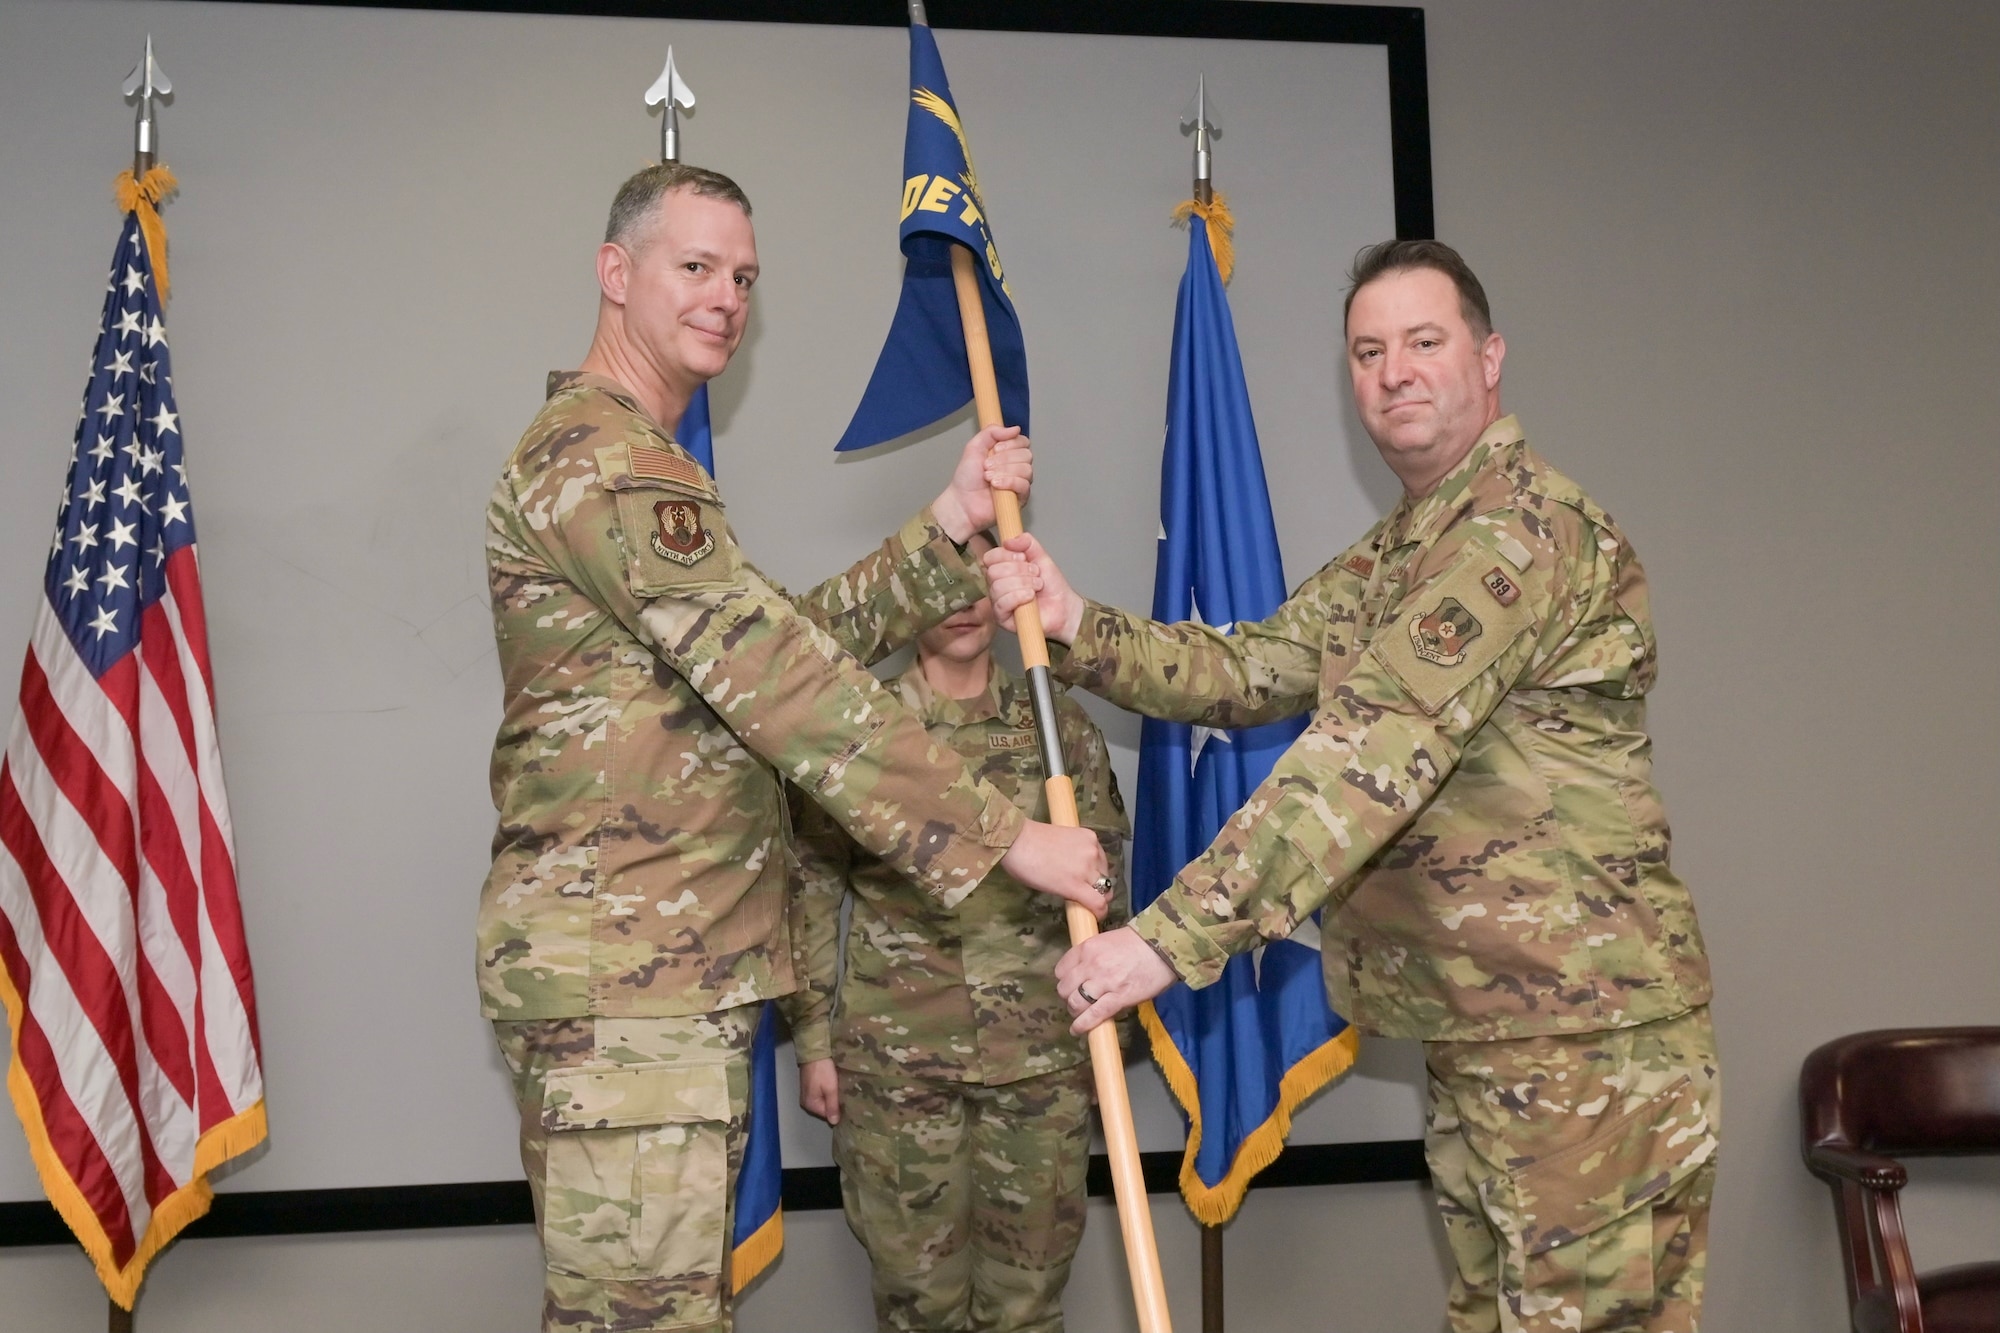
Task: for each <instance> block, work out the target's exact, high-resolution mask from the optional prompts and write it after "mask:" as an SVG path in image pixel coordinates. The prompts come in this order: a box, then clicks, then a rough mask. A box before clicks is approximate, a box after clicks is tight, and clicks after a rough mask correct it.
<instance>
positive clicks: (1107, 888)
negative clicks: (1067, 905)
mask: <svg viewBox="0 0 2000 1333" xmlns="http://www.w3.org/2000/svg"><path fill="white" fill-rule="evenodd" d="M1091 884H1092V885H1093V886H1095V887H1096V889H1097V891H1098V892H1099V893H1101V894H1103V895H1104V896H1105V897H1107V898H1108V897H1110V896H1111V891H1112V890H1113V889H1115V888H1117V887H1118V881H1117V880H1115V879H1113V878H1111V876H1109V875H1099V876H1098V877H1097V878H1096V879H1094V880H1092V881H1091Z"/></svg>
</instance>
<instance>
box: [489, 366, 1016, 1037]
mask: <svg viewBox="0 0 2000 1333" xmlns="http://www.w3.org/2000/svg"><path fill="white" fill-rule="evenodd" d="M486 554H487V569H488V574H489V577H490V581H491V585H492V594H493V614H494V632H495V634H496V636H497V638H498V641H499V647H500V666H501V671H502V673H503V675H504V677H505V686H506V716H505V719H504V720H503V721H502V723H501V726H500V732H499V735H498V737H497V738H496V739H495V741H494V745H493V764H492V784H493V803H494V805H495V806H496V807H498V809H499V812H500V823H499V829H498V832H497V833H496V834H495V835H494V841H493V869H492V872H491V874H489V875H488V877H487V880H486V887H485V891H484V893H483V895H482V896H481V900H480V910H479V961H478V968H479V981H480V994H481V998H482V1001H483V1008H484V1012H485V1013H486V1015H487V1016H488V1017H489V1018H503V1019H527V1018H563V1017H574V1016H580V1015H585V1014H598V1015H609V1016H629V1017H640V1016H647V1015H656V1014H688V1013H701V1012H706V1011H712V1010H717V1009H724V1008H729V1007H732V1006H735V1005H739V1004H746V1003H749V1002H750V1001H753V1000H760V999H768V998H771V997H774V996H778V995H782V994H785V993H786V992H788V991H790V990H792V989H793V987H794V986H795V984H796V982H795V979H794V974H793V969H792V950H791V941H790V939H789V936H788V931H787V927H786V920H785V910H784V909H785V882H786V877H787V872H786V865H787V859H788V856H789V851H788V847H787V825H788V819H787V815H786V809H785V795H784V782H785V781H786V780H789V781H791V782H793V783H795V784H797V785H798V786H799V787H801V788H802V789H804V790H805V791H807V792H809V793H810V794H811V795H812V796H813V798H814V799H815V800H817V801H819V802H821V803H822V804H823V805H825V806H826V808H827V809H828V810H830V811H831V812H832V814H833V815H834V817H835V818H836V819H838V820H839V822H840V823H841V825H842V826H843V827H844V828H846V829H847V831H848V832H849V833H851V834H853V835H854V837H855V838H856V839H857V840H859V841H860V842H861V844H862V845H863V846H865V847H867V848H868V849H869V851H870V852H872V853H874V854H875V855H877V856H881V857H883V858H884V859H886V860H887V861H889V862H890V863H891V864H893V865H895V866H896V867H897V868H898V869H899V870H901V871H903V872H904V873H905V874H908V875H910V876H912V877H913V878H915V879H916V880H917V881H918V882H919V883H921V884H922V885H923V886H924V888H925V889H926V890H927V891H929V892H931V893H934V894H936V895H938V897H939V899H940V900H941V901H943V902H947V903H954V902H957V901H958V900H959V899H960V898H962V897H964V896H965V895H966V894H968V893H970V892H972V890H973V888H974V887H975V886H977V885H978V883H979V882H980V880H981V879H983V878H984V877H985V875H986V873H987V872H988V871H989V870H991V869H992V868H993V867H994V865H995V864H996V863H997V862H998V861H999V858H1000V856H1001V854H1002V852H1003V851H1004V849H1005V848H1006V847H1007V846H1009V845H1010V844H1011V843H1012V841H1013V839H1014V836H1015V834H1016V833H1018V832H1019V830H1020V827H1021V824H1022V816H1021V813H1020V811H1019V810H1017V809H1016V808H1015V806H1014V803H1013V802H1012V801H1010V800H1009V799H1008V798H1007V797H1006V796H1005V795H1003V794H1002V793H1000V792H998V791H995V790H994V789H993V788H991V787H989V786H987V785H985V784H983V783H980V782H978V781H976V780H975V779H974V778H973V776H972V775H971V774H970V773H969V772H967V770H966V767H965V764H964V763H963V762H962V761H961V760H960V759H959V757H958V756H957V755H956V754H954V753H953V752H952V751H951V749H950V748H949V747H947V746H943V745H940V744H938V743H936V742H935V741H933V740H932V739H931V738H930V736H929V735H928V734H927V733H926V732H925V730H924V728H923V725H922V724H921V723H920V722H918V721H917V720H916V719H915V718H914V717H911V716H910V715H909V713H908V712H907V711H906V710H904V709H903V708H902V707H901V706H900V705H898V704H897V703H896V702H895V701H894V700H893V699H892V698H890V696H889V695H888V694H887V693H886V692H885V691H884V690H883V689H882V687H881V685H880V684H879V683H878V682H877V681H876V680H875V678H874V677H873V676H871V675H870V674H869V673H868V672H867V671H865V670H864V669H863V668H862V666H861V664H860V663H859V662H857V661H856V660H855V658H857V657H858V658H861V659H863V660H864V661H873V660H876V659H879V658H881V657H883V656H886V655H887V654H888V653H889V652H891V651H893V650H894V649H895V648H897V647H898V646H900V645H901V644H903V643H905V642H907V641H908V640H910V639H912V638H914V637H915V636H916V635H917V634H918V633H919V632H921V631H922V630H923V629H924V628H925V627H927V626H929V625H931V624H933V623H935V622H936V621H938V620H940V619H942V618H943V617H945V616H946V615H949V614H950V613H951V612H952V611H954V610H956V609H958V608H959V607H962V606H966V605H969V604H970V603H971V602H972V601H974V600H975V599H977V598H978V597H980V596H982V595H983V594H984V591H985V590H984V585H983V583H982V582H981V580H980V576H979V574H978V573H977V571H976V570H975V569H974V568H973V567H971V566H970V565H968V564H967V563H966V561H965V559H964V557H963V555H962V553H961V552H960V551H959V550H958V548H957V547H955V546H954V545H953V544H952V542H951V541H950V540H949V539H948V538H947V537H946V536H945V534H944V532H943V530H942V529H940V528H939V527H938V526H937V524H936V522H935V521H934V520H933V519H932V517H931V516H930V514H929V513H928V511H926V512H925V513H922V514H919V515H918V516H917V517H916V518H915V519H913V520H911V521H910V522H909V523H908V524H906V525H905V526H904V528H903V530H902V531H901V532H900V533H898V534H897V535H896V536H895V537H892V538H890V539H889V540H888V541H887V542H885V543H884V544H883V546H882V547H881V549H880V550H878V551H876V552H875V553H874V554H872V555H870V556H868V557H867V558H865V559H863V560H862V561H860V562H859V563H858V564H856V565H855V566H854V567H853V568H851V569H849V570H848V571H847V572H846V573H845V574H842V575H840V576H839V577H837V578H833V579H829V580H828V581H827V582H825V583H823V584H821V585H820V586H819V587H817V588H815V589H813V590H812V591H811V592H809V593H806V594H805V595H803V596H801V597H797V598H792V597H789V596H787V594H786V593H785V592H784V591H783V590H782V589H780V588H778V587H776V586H775V585H773V584H772V583H771V582H770V581H769V580H767V579H766V578H764V576H763V575H762V574H760V573H759V572H758V571H757V570H756V568H754V567H753V566H752V565H751V564H750V563H749V561H748V560H746V559H745V558H744V557H743V555H742V553H741V552H740V551H739V550H738V549H737V546H736V542H735V540H734V538H733V537H732V536H731V534H730V530H729V523H728V519H727V516H726V514H725V511H724V508H723V504H722V500H721V496H720V495H719V494H718V493H717V491H716V489H715V483H714V482H713V481H712V480H711V479H710V478H709V476H708V474H707V473H706V472H704V471H703V470H702V469H701V467H700V466H699V465H698V464H696V463H695V462H694V460H693V459H692V458H690V457H689V456H688V455H687V453H686V452H684V451H683V450H682V449H681V448H680V446H679V445H677V444H675V443H674V442H673V440H672V439H671V438H670V437H669V436H668V435H667V433H666V432H665V431H663V430H662V429H661V428H660V427H659V426H658V424H657V423H655V422H653V421H652V420H651V419H649V418H648V417H647V416H646V414H645V412H644V411H643V410H642V409H641V408H640V406H639V404H638V403H637V401H636V400H635V399H633V398H632V397H631V395H630V394H628V393H627V392H626V391H625V390H624V389H622V388H621V387H620V386H618V385H617V384H615V383H613V382H611V381H609V380H606V379H602V378H600V377H597V376H592V375H586V374H582V373H580V372H579V373H569V374H557V375H552V376H550V379H549V399H548V402H547V403H546V405H544V407H543V409H542V411H541V414H540V415H539V416H537V417H536V418H535V421H534V423H533V424H532V425H531V426H529V428H528V432H527V434H526V435H525V436H523V437H522V440H521V443H520V445H519V447H518V448H517V449H516V450H515V451H514V454H513V456H512V458H510V459H509V461H508V463H507V467H506V470H505V472H504V473H503V474H502V476H501V479H500V483H499V485H498V486H497V487H496V488H495V490H494V493H493V499H492V502H491V504H490V506H489V507H488V510H487V550H486ZM849 654H852V656H850V655H849Z"/></svg>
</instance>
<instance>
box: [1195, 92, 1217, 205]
mask: <svg viewBox="0 0 2000 1333" xmlns="http://www.w3.org/2000/svg"><path fill="white" fill-rule="evenodd" d="M1209 132H1210V126H1209V123H1208V79H1207V77H1206V76H1202V75H1197V76H1196V80H1195V85H1194V198H1195V202H1196V203H1198V204H1212V203H1214V202H1215V181H1214V179H1213V171H1214V167H1215V163H1214V156H1213V152H1212V144H1211V141H1210V134H1209Z"/></svg>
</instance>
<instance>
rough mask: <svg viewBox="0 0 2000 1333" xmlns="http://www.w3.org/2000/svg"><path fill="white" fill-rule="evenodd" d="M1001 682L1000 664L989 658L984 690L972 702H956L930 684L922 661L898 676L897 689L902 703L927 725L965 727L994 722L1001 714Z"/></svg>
mask: <svg viewBox="0 0 2000 1333" xmlns="http://www.w3.org/2000/svg"><path fill="white" fill-rule="evenodd" d="M1001 680H1002V673H1001V671H1000V666H999V664H998V663H997V662H994V661H993V660H992V659H991V658H988V659H987V665H986V689H985V691H984V692H983V693H980V694H975V695H973V696H972V697H971V698H970V699H953V698H951V697H950V696H949V695H945V694H940V693H939V692H938V689H937V687H936V686H935V685H933V684H931V682H930V677H928V676H926V675H925V674H924V664H923V663H922V662H912V663H910V667H909V670H907V671H905V672H904V673H903V674H902V675H901V676H899V677H897V680H896V689H897V692H898V693H899V694H901V695H902V696H903V702H904V703H906V704H908V705H909V706H910V710H911V711H912V712H914V713H915V714H916V715H917V716H918V717H920V718H922V719H923V720H924V722H925V723H926V724H930V723H948V724H949V725H951V726H954V727H963V726H969V725H971V724H972V723H974V722H991V721H993V720H994V719H995V718H998V717H1000V716H1001V715H1002V714H1001V707H1000V706H1001V703H1002V700H1001V697H1000V694H1001Z"/></svg>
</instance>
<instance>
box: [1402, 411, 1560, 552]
mask: <svg viewBox="0 0 2000 1333" xmlns="http://www.w3.org/2000/svg"><path fill="white" fill-rule="evenodd" d="M1527 438H1528V437H1527V436H1526V435H1525V434H1523V433H1522V430H1521V422H1520V420H1519V418H1517V417H1514V416H1511V415H1509V416H1504V417H1501V418H1500V419H1499V420H1498V421H1496V422H1494V423H1493V424H1492V425H1490V426H1488V427H1487V428H1486V429H1485V430H1483V431H1481V432H1480V433H1479V438H1478V439H1476V440H1474V441H1473V442H1472V448H1470V449H1468V450H1466V452H1465V457H1463V458H1461V459H1459V460H1458V462H1457V463H1455V464H1453V466H1452V469H1451V471H1449V472H1447V473H1445V474H1444V477H1443V478H1442V479H1441V480H1440V481H1439V482H1438V484H1437V485H1436V486H1434V487H1432V488H1431V491H1430V493H1429V494H1428V495H1425V496H1424V497H1423V498H1422V499H1421V500H1412V499H1410V497H1409V496H1408V495H1407V494H1406V495H1404V496H1403V497H1402V499H1400V500H1398V501H1397V502H1396V507H1395V508H1394V509H1392V510H1390V511H1389V518H1388V528H1387V531H1388V532H1389V533H1390V534H1392V535H1394V534H1397V533H1400V534H1401V536H1400V537H1398V538H1397V540H1396V541H1395V542H1394V543H1393V545H1396V546H1406V545H1408V544H1409V543H1411V542H1420V541H1423V540H1424V539H1426V538H1427V537H1430V536H1432V535H1433V534H1434V533H1436V532H1438V531H1439V530H1441V529H1443V528H1444V527H1446V526H1447V525H1448V524H1449V522H1450V520H1451V518H1452V517H1453V516H1454V515H1456V514H1457V513H1458V511H1459V509H1460V508H1462V507H1463V506H1464V504H1465V502H1466V499H1467V497H1468V496H1470V495H1471V493H1472V487H1473V483H1474V482H1475V481H1477V480H1478V479H1479V478H1480V477H1482V476H1484V475H1485V474H1486V473H1487V472H1490V471H1495V470H1498V469H1500V468H1503V467H1505V466H1506V465H1507V464H1508V463H1509V462H1511V461H1512V460H1513V458H1514V457H1515V455H1516V454H1518V453H1519V452H1520V450H1521V449H1522V447H1523V446H1525V445H1526V443H1527Z"/></svg>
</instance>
